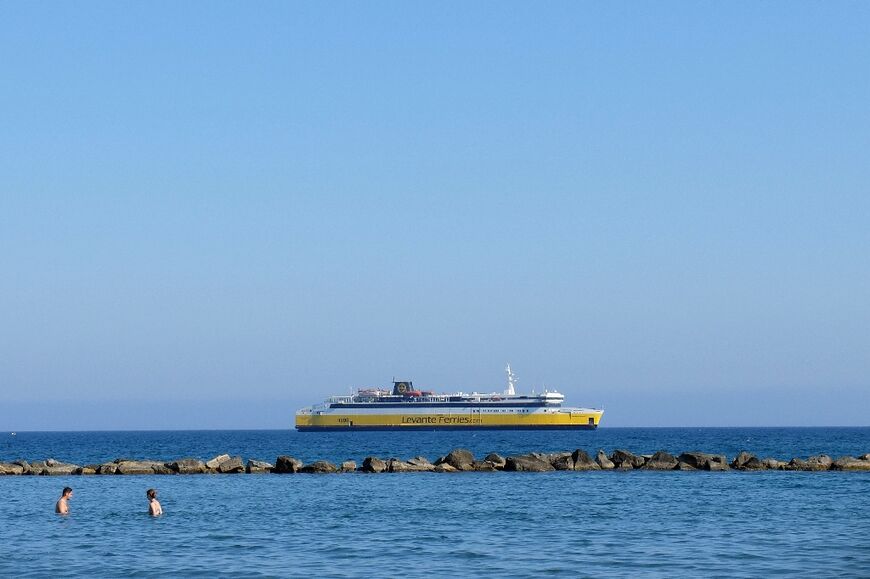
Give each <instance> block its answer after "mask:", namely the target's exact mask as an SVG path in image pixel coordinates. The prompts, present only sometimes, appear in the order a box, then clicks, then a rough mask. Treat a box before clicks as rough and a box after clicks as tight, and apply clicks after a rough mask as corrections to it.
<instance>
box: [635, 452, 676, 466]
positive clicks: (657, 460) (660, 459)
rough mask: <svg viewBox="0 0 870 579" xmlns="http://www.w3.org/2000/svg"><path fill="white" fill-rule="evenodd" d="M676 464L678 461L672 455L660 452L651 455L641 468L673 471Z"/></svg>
mask: <svg viewBox="0 0 870 579" xmlns="http://www.w3.org/2000/svg"><path fill="white" fill-rule="evenodd" d="M677 464H678V461H677V459H676V458H674V456H673V455H672V454H668V453H667V452H665V451H663V450H660V451H658V452H657V453H655V454H653V455H652V456H651V457H650V458H649V460H648V461H646V462H645V463H644V465H643V466H642V467H641V468H643V469H644V470H673V469H675V468H676V467H677Z"/></svg>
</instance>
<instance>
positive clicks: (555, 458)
mask: <svg viewBox="0 0 870 579" xmlns="http://www.w3.org/2000/svg"><path fill="white" fill-rule="evenodd" d="M532 456H534V457H537V458H539V459H541V460H543V461H546V462H549V463H550V465H551V466H552V467H553V468H554V469H556V470H574V459H573V458H571V453H570V452H552V453H549V454H546V453H540V452H533V453H532Z"/></svg>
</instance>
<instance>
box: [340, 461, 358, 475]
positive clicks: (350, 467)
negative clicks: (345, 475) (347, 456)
mask: <svg viewBox="0 0 870 579" xmlns="http://www.w3.org/2000/svg"><path fill="white" fill-rule="evenodd" d="M340 470H341V472H354V471H355V470H356V461H355V460H346V461H344V462H342V463H341V467H340Z"/></svg>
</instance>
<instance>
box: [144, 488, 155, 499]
mask: <svg viewBox="0 0 870 579" xmlns="http://www.w3.org/2000/svg"><path fill="white" fill-rule="evenodd" d="M145 495H146V496H147V497H148V498H149V499H156V498H157V491H156V490H154V489H148V490H147V491H145Z"/></svg>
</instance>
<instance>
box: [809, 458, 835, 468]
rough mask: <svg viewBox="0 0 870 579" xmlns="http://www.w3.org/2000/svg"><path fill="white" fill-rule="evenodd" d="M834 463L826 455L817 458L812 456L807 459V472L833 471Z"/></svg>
mask: <svg viewBox="0 0 870 579" xmlns="http://www.w3.org/2000/svg"><path fill="white" fill-rule="evenodd" d="M833 462H834V460H833V459H832V458H831V457H830V456H828V455H826V454H819V455H816V456H811V457H809V458H808V459H807V470H811V471H824V470H831V465H832V464H833Z"/></svg>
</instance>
